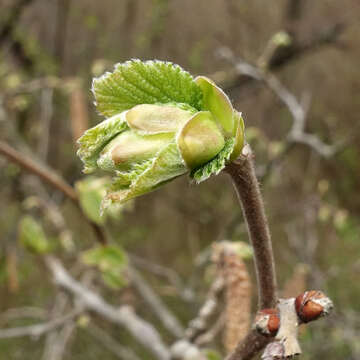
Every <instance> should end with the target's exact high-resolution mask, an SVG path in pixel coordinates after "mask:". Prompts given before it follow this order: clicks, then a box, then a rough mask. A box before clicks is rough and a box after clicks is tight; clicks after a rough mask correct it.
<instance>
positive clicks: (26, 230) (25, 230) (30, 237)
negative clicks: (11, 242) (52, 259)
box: [19, 215, 50, 254]
mask: <svg viewBox="0 0 360 360" xmlns="http://www.w3.org/2000/svg"><path fill="white" fill-rule="evenodd" d="M19 240H20V242H21V243H22V244H23V245H24V246H25V247H26V248H27V249H28V250H30V251H32V252H34V253H36V254H45V253H47V252H49V251H50V244H49V242H48V239H47V237H46V235H45V232H44V229H43V227H42V226H41V224H40V223H38V222H37V221H36V220H35V219H34V218H33V217H32V216H30V215H25V216H24V217H23V218H22V219H21V221H20V225H19Z"/></svg>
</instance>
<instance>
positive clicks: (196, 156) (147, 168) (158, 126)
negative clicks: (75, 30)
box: [78, 60, 244, 208]
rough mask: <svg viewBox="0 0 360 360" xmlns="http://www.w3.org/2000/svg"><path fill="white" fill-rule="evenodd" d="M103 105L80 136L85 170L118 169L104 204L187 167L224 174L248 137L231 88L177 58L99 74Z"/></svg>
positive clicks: (194, 173) (196, 172) (200, 175)
mask: <svg viewBox="0 0 360 360" xmlns="http://www.w3.org/2000/svg"><path fill="white" fill-rule="evenodd" d="M93 92H94V95H95V99H96V106H97V109H98V110H99V112H101V113H102V114H103V115H105V116H108V117H109V118H108V119H106V120H104V121H103V122H102V123H100V124H99V125H97V126H95V127H94V128H92V129H89V130H87V131H86V132H85V133H84V135H83V136H82V137H81V138H80V139H79V141H78V142H79V145H80V147H79V150H78V155H79V156H80V158H81V160H82V161H83V162H84V165H85V169H84V172H91V171H94V170H96V169H100V170H102V171H106V172H110V173H112V174H114V175H115V178H114V180H113V184H112V186H111V187H110V190H109V191H108V193H107V195H106V196H105V197H104V201H103V204H102V205H103V206H102V207H103V208H106V207H107V206H109V205H110V204H112V203H113V202H118V203H124V202H125V201H127V200H129V199H132V198H134V197H137V196H139V195H142V194H145V193H148V192H150V191H152V190H154V189H156V188H158V187H159V186H160V185H162V184H165V183H166V182H168V181H170V180H172V179H174V178H176V177H178V176H180V175H183V174H185V173H189V174H190V177H191V178H193V179H195V180H196V181H197V182H201V181H204V180H206V179H207V178H208V177H210V176H211V175H212V174H218V173H219V172H220V171H221V170H222V169H223V168H224V167H225V166H226V164H227V163H229V162H231V161H233V160H235V159H236V158H237V157H238V156H239V155H240V153H241V150H242V148H243V145H244V122H243V119H242V117H241V114H240V113H238V112H237V111H236V110H234V108H233V107H232V105H231V102H230V100H229V98H228V97H227V96H226V94H225V93H224V92H223V91H222V90H221V89H220V88H219V87H217V86H216V85H215V84H214V82H212V81H211V80H210V79H207V78H206V77H203V76H201V77H197V78H196V79H193V78H192V76H191V75H190V74H189V73H187V72H186V71H184V70H183V69H182V68H181V67H179V66H178V65H174V64H172V63H169V62H161V61H145V62H142V61H140V60H132V61H128V62H126V63H124V64H117V65H116V66H115V70H114V72H112V73H106V74H105V75H103V76H102V77H100V78H97V79H95V80H94V82H93Z"/></svg>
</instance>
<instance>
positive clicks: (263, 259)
mask: <svg viewBox="0 0 360 360" xmlns="http://www.w3.org/2000/svg"><path fill="white" fill-rule="evenodd" d="M247 147H248V146H247ZM248 148H249V147H248ZM249 149H250V148H249ZM225 171H226V172H227V173H228V174H229V175H230V176H231V179H232V181H233V184H234V187H235V190H236V192H237V195H238V197H239V200H240V203H241V206H242V209H243V213H244V216H245V219H246V222H247V225H248V231H249V235H250V240H251V243H252V246H253V248H254V259H255V266H256V276H257V281H258V288H259V308H260V309H263V308H272V307H274V306H275V304H276V300H277V299H276V276H275V267H274V258H273V251H272V245H271V237H270V231H269V226H268V223H267V220H266V216H265V210H264V204H263V201H262V198H261V194H260V188H259V184H258V181H257V179H256V175H255V169H254V164H253V160H252V153H251V150H250V151H249V153H248V154H246V155H243V156H242V157H241V158H240V159H239V160H237V161H234V162H232V163H230V164H229V165H228V166H227V167H226V168H225Z"/></svg>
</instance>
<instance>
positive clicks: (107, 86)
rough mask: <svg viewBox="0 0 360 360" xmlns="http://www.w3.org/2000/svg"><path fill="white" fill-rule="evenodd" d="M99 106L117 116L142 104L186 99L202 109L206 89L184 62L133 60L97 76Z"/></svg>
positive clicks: (103, 110) (95, 85)
mask: <svg viewBox="0 0 360 360" xmlns="http://www.w3.org/2000/svg"><path fill="white" fill-rule="evenodd" d="M93 93H94V95H95V99H96V106H97V109H98V110H99V111H100V113H102V114H103V115H105V116H113V115H115V114H118V113H120V112H122V111H124V110H128V109H131V108H132V107H134V106H135V105H139V104H155V103H162V104H164V103H171V102H175V103H185V104H188V105H190V106H192V107H194V108H196V109H198V110H200V109H201V105H202V92H201V90H200V88H199V87H198V86H197V84H196V83H195V82H194V80H193V78H192V76H191V75H190V74H189V73H188V72H186V71H185V70H183V69H182V68H181V67H180V66H178V65H175V64H172V63H170V62H163V61H144V62H142V61H140V60H131V61H127V62H125V63H121V64H117V65H116V66H115V70H114V71H113V72H112V73H106V74H105V75H103V76H101V77H99V78H97V79H94V81H93Z"/></svg>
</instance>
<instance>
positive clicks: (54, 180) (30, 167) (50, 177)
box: [0, 141, 106, 244]
mask: <svg viewBox="0 0 360 360" xmlns="http://www.w3.org/2000/svg"><path fill="white" fill-rule="evenodd" d="M0 154H1V155H4V156H5V157H6V158H7V159H9V160H10V161H12V162H14V163H16V164H18V165H19V166H21V167H22V168H23V169H25V170H27V171H29V172H31V173H33V174H34V175H36V176H38V177H39V178H40V179H42V180H43V181H45V182H46V183H48V184H49V185H51V186H52V187H54V188H56V189H58V190H60V191H61V192H62V193H63V194H64V195H65V196H66V197H68V198H69V199H70V200H72V201H73V202H74V204H75V205H76V206H77V207H78V208H79V209H80V211H81V214H82V215H83V217H84V218H85V219H86V221H87V222H88V223H89V224H90V225H91V227H92V228H93V230H94V232H95V234H96V238H97V240H98V241H99V242H100V243H102V244H106V238H105V234H104V231H103V229H102V228H101V227H100V226H99V225H97V224H96V223H94V222H92V221H91V220H89V219H88V218H87V217H86V215H85V214H84V213H83V212H82V210H81V207H80V204H79V199H78V196H77V193H76V191H75V190H74V189H73V187H72V186H71V185H69V184H68V183H67V182H66V181H65V180H64V179H63V178H62V177H61V176H59V175H57V174H56V173H55V171H53V170H52V169H49V168H48V167H47V166H45V165H43V164H40V163H38V162H36V161H35V160H33V159H32V158H30V157H28V156H26V155H25V154H22V153H20V152H19V151H17V150H15V149H14V148H12V147H11V146H10V145H8V144H7V143H5V142H3V141H0Z"/></svg>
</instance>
